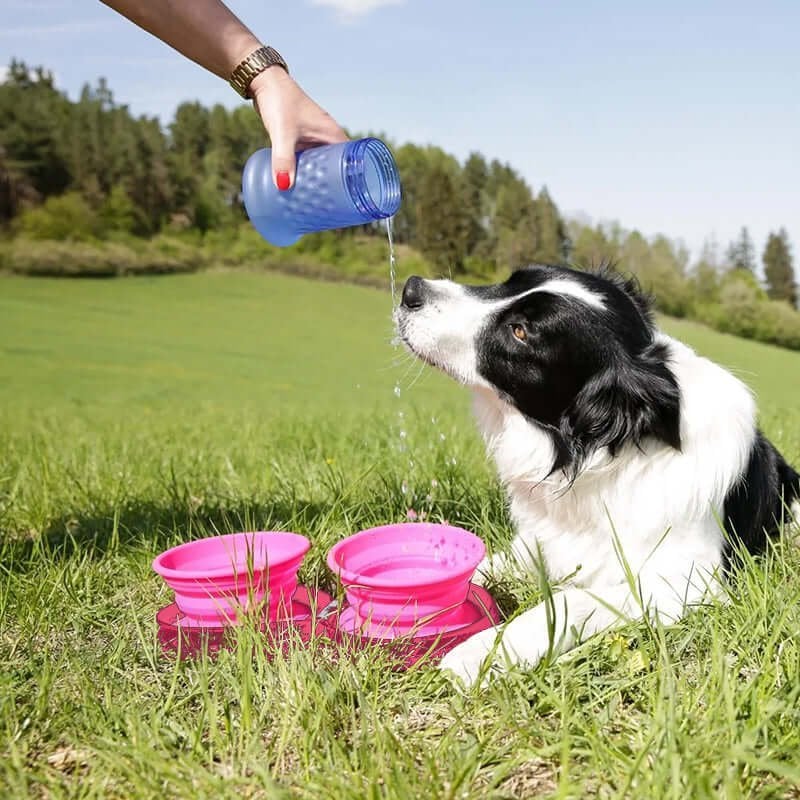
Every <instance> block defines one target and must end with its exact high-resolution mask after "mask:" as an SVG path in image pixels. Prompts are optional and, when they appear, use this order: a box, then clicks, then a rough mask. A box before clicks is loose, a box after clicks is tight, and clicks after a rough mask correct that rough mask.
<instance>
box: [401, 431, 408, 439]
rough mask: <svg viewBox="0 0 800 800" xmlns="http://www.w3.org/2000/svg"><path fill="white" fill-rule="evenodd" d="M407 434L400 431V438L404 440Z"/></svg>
mask: <svg viewBox="0 0 800 800" xmlns="http://www.w3.org/2000/svg"><path fill="white" fill-rule="evenodd" d="M406 436H408V434H407V433H406V432H405V431H400V438H401V439H405V438H406Z"/></svg>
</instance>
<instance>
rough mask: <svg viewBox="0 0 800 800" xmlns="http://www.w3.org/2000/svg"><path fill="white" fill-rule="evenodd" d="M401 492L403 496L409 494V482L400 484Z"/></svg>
mask: <svg viewBox="0 0 800 800" xmlns="http://www.w3.org/2000/svg"><path fill="white" fill-rule="evenodd" d="M400 491H401V492H402V493H403V494H408V481H403V482H402V483H401V484H400Z"/></svg>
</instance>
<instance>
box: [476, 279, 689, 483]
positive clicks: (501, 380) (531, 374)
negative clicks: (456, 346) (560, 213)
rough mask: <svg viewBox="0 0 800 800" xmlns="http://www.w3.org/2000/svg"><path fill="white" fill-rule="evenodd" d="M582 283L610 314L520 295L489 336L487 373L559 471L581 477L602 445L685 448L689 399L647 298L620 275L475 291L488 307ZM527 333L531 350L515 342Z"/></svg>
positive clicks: (482, 343) (485, 338) (483, 342)
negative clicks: (683, 400) (540, 431)
mask: <svg viewBox="0 0 800 800" xmlns="http://www.w3.org/2000/svg"><path fill="white" fill-rule="evenodd" d="M557 279H566V280H570V281H572V282H574V283H578V284H579V285H581V286H582V287H583V288H585V289H587V290H588V291H591V292H593V293H594V294H596V295H597V296H599V297H600V298H602V300H603V303H604V304H605V309H598V308H594V307H592V306H590V305H588V304H586V303H584V302H583V301H581V300H580V299H579V298H576V297H571V296H569V295H562V294H556V293H552V294H551V293H549V292H535V293H533V294H529V295H525V296H522V297H520V299H519V300H518V301H516V302H512V303H511V304H510V305H508V306H506V307H504V308H503V309H502V310H501V311H500V312H499V313H497V314H496V315H495V316H494V317H493V318H491V319H490V320H489V321H488V323H487V325H486V327H485V328H484V329H483V331H481V333H480V335H479V344H478V371H479V373H480V374H481V375H482V377H484V378H485V379H486V380H487V381H489V382H490V383H491V384H492V385H493V386H495V387H496V388H497V390H498V391H499V392H500V393H501V394H502V395H503V396H504V397H505V398H506V399H507V400H508V401H509V402H511V403H512V404H513V405H514V406H516V408H518V409H519V410H520V411H521V412H522V413H523V414H525V416H526V417H528V418H529V419H530V420H532V421H533V422H535V423H537V424H538V425H540V426H542V427H543V428H544V429H545V430H547V431H548V432H549V433H550V435H551V436H552V438H553V444H554V449H555V452H556V453H557V456H556V463H555V464H554V465H553V469H554V470H557V469H563V470H564V471H565V472H566V473H567V474H569V475H571V476H572V477H575V476H576V475H577V473H578V471H579V470H580V467H581V465H582V463H583V461H584V460H585V458H586V457H587V456H588V455H589V454H590V453H591V452H593V451H594V450H596V449H598V448H600V447H608V448H609V450H610V452H611V453H612V454H614V453H616V452H618V451H619V450H620V449H621V448H622V447H623V446H624V445H625V444H627V443H629V442H630V443H632V444H635V445H637V446H641V445H642V443H643V441H644V440H645V439H647V438H655V439H658V440H660V441H663V442H665V443H666V444H668V445H669V446H671V447H674V448H676V449H680V446H681V442H680V391H679V389H678V385H677V382H676V380H675V377H674V375H673V374H672V372H671V370H670V368H669V365H668V352H667V349H666V348H665V347H664V346H663V345H659V344H656V343H655V341H654V338H653V337H654V326H653V321H652V318H651V315H650V307H649V303H648V300H647V298H646V297H644V295H642V294H641V292H639V290H638V287H637V286H636V284H635V283H634V282H633V281H626V280H624V279H622V278H621V277H619V276H617V275H616V274H613V273H609V272H608V271H603V272H601V273H581V272H575V271H572V270H567V269H564V268H561V267H550V266H545V267H532V268H529V269H525V270H519V271H518V272H515V273H514V274H513V275H512V276H511V277H510V278H509V280H508V281H506V282H505V283H503V284H498V285H496V286H487V287H471V288H470V290H469V291H470V292H471V293H473V294H476V295H477V296H479V297H481V298H485V299H487V300H493V299H503V298H513V297H514V296H515V295H522V294H524V292H526V291H530V290H531V289H534V288H536V287H537V286H540V285H542V284H544V283H546V282H547V281H549V280H557ZM516 326H522V327H523V328H524V329H525V332H526V338H525V341H524V342H521V341H519V339H518V338H516V337H515V336H514V335H513V330H514V329H515V327H516Z"/></svg>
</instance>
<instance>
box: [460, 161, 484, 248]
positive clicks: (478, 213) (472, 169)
mask: <svg viewBox="0 0 800 800" xmlns="http://www.w3.org/2000/svg"><path fill="white" fill-rule="evenodd" d="M488 175H489V168H488V167H487V166H486V160H485V159H484V157H483V156H482V155H481V154H480V153H470V156H469V158H468V159H467V161H466V163H465V164H464V170H463V172H462V183H463V192H462V193H463V197H464V200H463V203H464V210H465V211H466V213H467V216H468V218H469V219H468V223H467V236H466V242H465V245H466V250H467V253H468V254H472V253H474V252H475V251H476V249H477V248H478V246H479V245H480V243H481V242H482V241H483V240H484V239H485V238H486V227H485V221H486V220H485V218H486V208H485V206H486V202H485V198H484V191H485V187H486V179H487V177H488Z"/></svg>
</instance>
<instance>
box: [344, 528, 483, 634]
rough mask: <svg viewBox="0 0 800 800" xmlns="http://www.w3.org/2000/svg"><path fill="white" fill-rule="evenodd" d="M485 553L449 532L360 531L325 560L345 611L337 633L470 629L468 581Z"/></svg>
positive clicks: (460, 533) (457, 531)
mask: <svg viewBox="0 0 800 800" xmlns="http://www.w3.org/2000/svg"><path fill="white" fill-rule="evenodd" d="M485 553H486V548H485V547H484V544H483V542H482V541H481V540H480V539H479V538H478V537H477V536H475V534H473V533H470V532H469V531H465V530H463V529H462V528H456V527H454V526H452V525H437V524H434V523H428V522H418V523H398V524H395V525H384V526H381V527H379V528H371V529H370V530H365V531H361V532H360V533H356V534H354V535H353V536H350V537H348V538H347V539H344V540H342V541H341V542H339V543H338V544H336V545H335V546H334V547H332V548H331V550H330V551H329V552H328V566H329V567H330V568H331V569H332V570H333V572H334V573H335V574H336V575H337V576H338V577H339V579H340V580H341V582H342V585H343V586H344V591H345V595H346V597H347V601H348V605H349V608H347V609H345V610H343V611H342V613H341V615H340V617H339V628H340V629H341V630H342V631H344V632H346V633H351V634H358V635H365V636H368V637H370V638H379V639H393V638H396V637H399V636H409V635H410V636H415V637H423V636H431V635H438V634H441V633H443V632H447V631H451V630H454V629H457V628H462V627H465V626H468V625H470V624H472V623H474V622H475V621H476V616H475V613H474V609H471V608H470V606H469V604H468V603H467V602H466V601H467V596H468V593H469V589H470V579H471V578H472V576H473V574H474V573H475V569H476V567H477V566H478V564H479V563H480V562H481V560H482V559H483V557H484V555H485Z"/></svg>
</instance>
